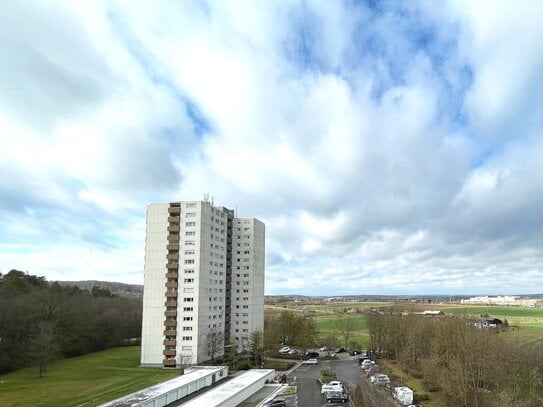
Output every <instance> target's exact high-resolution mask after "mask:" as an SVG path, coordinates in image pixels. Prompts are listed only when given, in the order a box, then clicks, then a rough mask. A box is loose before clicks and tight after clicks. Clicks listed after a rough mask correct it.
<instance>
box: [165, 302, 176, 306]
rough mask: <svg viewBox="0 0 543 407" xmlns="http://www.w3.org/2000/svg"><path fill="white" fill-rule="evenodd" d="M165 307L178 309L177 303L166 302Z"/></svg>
mask: <svg viewBox="0 0 543 407" xmlns="http://www.w3.org/2000/svg"><path fill="white" fill-rule="evenodd" d="M164 305H165V306H166V307H177V301H166V302H165V303H164Z"/></svg>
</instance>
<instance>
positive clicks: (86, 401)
mask: <svg viewBox="0 0 543 407" xmlns="http://www.w3.org/2000/svg"><path fill="white" fill-rule="evenodd" d="M139 360H140V347H139V346H132V347H123V348H114V349H109V350H107V351H104V352H97V353H91V354H89V355H85V356H80V357H76V358H70V359H63V360H59V361H57V362H55V363H52V364H51V365H49V366H48V368H47V374H46V375H45V377H43V378H41V379H40V378H38V368H37V367H32V368H25V369H21V370H18V371H16V372H12V373H8V374H5V375H1V376H0V406H25V407H26V406H84V407H89V406H96V405H98V404H101V403H104V402H106V401H109V400H113V399H116V398H118V397H121V396H123V395H126V394H129V393H132V392H134V391H136V390H139V389H142V388H145V387H148V386H152V385H153V384H157V383H160V382H163V381H165V380H168V379H171V378H172V377H175V376H177V375H179V371H177V370H163V369H149V368H146V369H144V368H140V367H139Z"/></svg>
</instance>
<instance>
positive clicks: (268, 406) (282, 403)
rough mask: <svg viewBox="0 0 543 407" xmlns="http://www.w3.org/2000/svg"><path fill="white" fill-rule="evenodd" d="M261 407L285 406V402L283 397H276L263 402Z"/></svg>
mask: <svg viewBox="0 0 543 407" xmlns="http://www.w3.org/2000/svg"><path fill="white" fill-rule="evenodd" d="M262 407H287V402H286V400H285V399H284V398H283V397H276V398H274V399H273V400H270V401H267V402H266V403H264V404H263V405H262Z"/></svg>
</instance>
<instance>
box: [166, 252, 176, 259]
mask: <svg viewBox="0 0 543 407" xmlns="http://www.w3.org/2000/svg"><path fill="white" fill-rule="evenodd" d="M166 259H168V260H179V253H170V254H167V255H166Z"/></svg>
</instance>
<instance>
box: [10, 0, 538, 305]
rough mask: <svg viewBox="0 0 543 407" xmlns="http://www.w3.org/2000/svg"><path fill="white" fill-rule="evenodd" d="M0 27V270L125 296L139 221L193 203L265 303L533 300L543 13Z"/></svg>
mask: <svg viewBox="0 0 543 407" xmlns="http://www.w3.org/2000/svg"><path fill="white" fill-rule="evenodd" d="M4 8H5V10H4V13H2V14H0V26H1V27H2V32H3V35H2V36H0V57H1V59H2V61H3V63H2V65H1V66H0V75H1V76H2V78H3V79H4V85H5V86H3V92H2V93H1V94H0V230H2V231H3V233H2V234H0V271H2V272H4V270H5V272H7V271H9V270H10V269H18V270H28V271H29V272H30V273H31V274H34V275H40V276H41V275H43V276H45V277H46V278H47V279H48V280H53V279H54V280H82V279H83V280H115V281H119V282H124V283H129V284H142V283H143V264H144V253H145V250H144V245H145V211H146V207H147V205H148V204H149V203H151V202H172V201H183V200H200V199H203V197H204V195H205V194H209V195H210V196H213V197H214V202H215V204H216V205H220V206H225V207H227V208H231V209H236V212H237V213H239V215H240V216H243V217H255V218H257V219H259V220H261V221H263V222H264V223H265V224H266V285H265V286H266V295H276V294H278V293H279V292H283V293H285V292H286V293H292V292H300V293H304V294H308V295H322V296H337V295H350V294H345V293H347V292H352V291H361V290H366V289H367V290H369V291H371V292H374V293H375V294H371V295H384V294H380V293H387V295H389V294H390V295H399V294H402V295H419V294H414V293H419V292H432V293H435V294H436V295H449V294H447V293H450V292H456V293H458V294H456V295H467V294H466V293H467V292H481V293H487V294H486V295H505V294H507V293H511V292H517V293H520V294H519V295H526V294H525V293H533V292H535V291H536V290H539V289H540V287H542V286H543V272H542V268H541V267H542V266H541V265H542V264H543V210H542V208H543V193H542V192H543V163H542V161H541V157H542V156H543V110H542V109H541V106H542V105H543V62H542V61H543V25H541V23H540V21H539V20H540V19H539V16H540V15H541V14H542V13H543V3H541V2H523V3H522V4H521V5H518V4H513V3H507V2H501V3H495V2H493V3H490V2H488V3H485V2H470V1H452V0H451V1H446V2H439V3H434V2H405V3H404V2H401V3H398V2H388V1H385V2H372V1H367V2H354V3H353V2H347V1H346V2H319V1H315V2H309V3H307V2H302V1H300V2H296V1H294V2H288V3H277V2H269V3H266V4H260V3H259V4H258V5H256V4H251V3H240V2H237V1H231V2H212V1H209V2H206V1H203V2H201V1H187V2H183V3H182V4H175V3H171V2H166V1H158V2H152V3H148V4H139V5H138V7H134V5H133V3H132V2H129V1H126V0H121V1H119V2H115V3H114V4H113V3H111V2H107V1H103V2H102V1H99V2H92V3H75V2H71V1H67V0H60V1H59V2H58V3H55V5H52V4H44V3H42V2H38V1H29V2H24V3H16V2H12V3H10V4H8V5H6V6H5V7H4ZM311 293H312V294H311Z"/></svg>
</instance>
